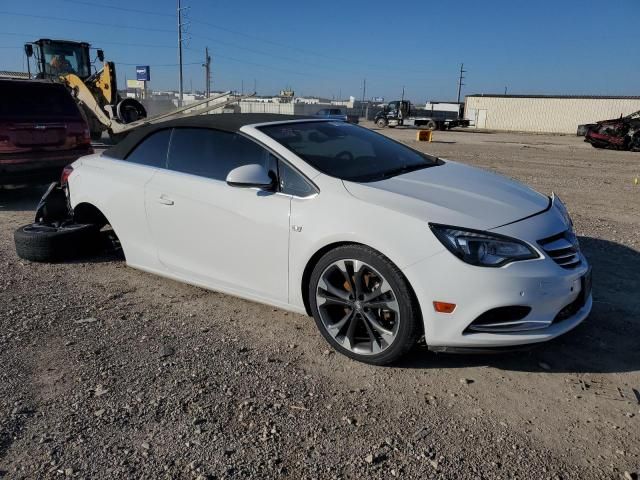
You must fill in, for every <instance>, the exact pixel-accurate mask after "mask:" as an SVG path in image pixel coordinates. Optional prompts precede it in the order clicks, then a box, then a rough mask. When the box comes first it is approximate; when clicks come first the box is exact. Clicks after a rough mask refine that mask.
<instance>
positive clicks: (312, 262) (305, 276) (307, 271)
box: [300, 242, 425, 334]
mask: <svg viewBox="0 0 640 480" xmlns="http://www.w3.org/2000/svg"><path fill="white" fill-rule="evenodd" d="M345 245H360V246H363V247H367V248H372V247H369V246H368V245H365V244H364V243H357V242H335V243H330V244H329V245H325V246H324V247H322V248H321V249H320V250H318V251H317V252H316V253H314V254H313V255H312V257H311V258H310V259H309V261H308V262H307V266H306V267H305V268H304V272H303V273H302V285H301V286H300V287H301V290H302V301H303V302H304V309H305V310H306V312H307V315H309V316H310V317H312V316H313V313H312V312H311V305H310V303H309V282H310V281H311V274H312V273H313V269H314V268H315V266H316V264H317V263H318V261H319V260H320V259H321V258H322V256H323V255H324V254H325V253H327V252H329V251H331V250H333V249H334V248H337V247H342V246H345ZM374 250H375V249H374ZM376 251H377V250H376ZM379 253H380V254H382V255H384V253H382V252H379ZM384 256H385V257H386V255H384ZM386 258H387V260H389V261H390V262H391V260H390V259H389V257H386ZM392 263H393V262H392ZM400 273H401V274H402V272H400ZM402 277H403V278H404V280H405V281H406V283H407V286H408V288H409V295H410V296H411V298H412V299H413V301H414V302H415V306H416V309H417V312H418V315H419V317H420V319H419V325H420V329H421V331H422V333H423V334H424V333H425V332H424V322H423V318H422V309H421V308H420V302H419V301H418V297H417V296H416V293H415V292H414V291H413V287H412V286H411V284H410V283H409V280H407V278H406V277H404V275H402Z"/></svg>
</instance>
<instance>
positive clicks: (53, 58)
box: [42, 43, 91, 78]
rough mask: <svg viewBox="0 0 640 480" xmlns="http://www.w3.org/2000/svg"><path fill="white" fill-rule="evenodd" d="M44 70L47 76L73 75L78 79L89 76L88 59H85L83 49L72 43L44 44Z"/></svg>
mask: <svg viewBox="0 0 640 480" xmlns="http://www.w3.org/2000/svg"><path fill="white" fill-rule="evenodd" d="M42 49H43V53H44V61H45V63H44V68H45V71H46V73H47V74H49V75H65V74H68V73H75V74H76V75H78V76H79V77H80V78H85V77H88V76H89V75H91V71H90V70H89V59H88V58H85V52H86V50H85V47H83V46H82V45H75V44H72V43H61V44H57V43H56V44H45V45H43V46H42Z"/></svg>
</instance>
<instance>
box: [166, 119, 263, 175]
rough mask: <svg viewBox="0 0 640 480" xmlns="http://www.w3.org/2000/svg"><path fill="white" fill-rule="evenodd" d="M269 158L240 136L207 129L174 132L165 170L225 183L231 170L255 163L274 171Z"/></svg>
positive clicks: (257, 146)
mask: <svg viewBox="0 0 640 480" xmlns="http://www.w3.org/2000/svg"><path fill="white" fill-rule="evenodd" d="M271 157H272V155H271V154H270V153H269V152H268V151H266V150H265V149H264V148H262V147H261V146H260V145H258V144H256V143H254V142H252V141H251V140H249V139H247V138H245V137H243V136H242V135H239V134H235V133H230V132H223V131H220V130H213V129H206V128H175V129H174V130H173V135H172V137H171V145H170V147H169V155H168V168H169V169H170V170H175V171H177V172H183V173H189V174H191V175H198V176H200V177H205V178H211V179H214V180H220V181H222V182H224V181H225V180H226V178H227V175H228V174H229V172H230V171H231V170H233V169H234V168H236V167H239V166H242V165H249V164H251V163H257V164H259V165H263V166H264V167H265V169H266V170H267V171H269V170H275V163H274V159H273V158H271Z"/></svg>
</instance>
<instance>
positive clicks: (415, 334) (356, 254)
mask: <svg viewBox="0 0 640 480" xmlns="http://www.w3.org/2000/svg"><path fill="white" fill-rule="evenodd" d="M348 259H353V260H358V261H360V262H363V263H364V264H366V265H367V266H371V267H373V269H375V270H376V271H377V272H379V273H380V274H381V275H382V277H383V278H384V280H385V281H386V282H387V283H388V284H389V285H390V286H391V289H392V290H393V292H394V293H395V299H396V301H397V304H398V310H399V313H400V316H399V318H400V320H399V325H398V327H397V331H396V334H395V338H394V340H393V342H392V343H391V344H390V345H388V346H387V347H386V349H385V350H383V351H381V352H380V353H377V354H374V353H367V354H361V353H357V352H354V351H352V350H349V349H347V348H345V347H343V346H342V345H341V344H340V343H339V342H338V341H336V339H335V338H333V336H332V335H331V334H330V333H329V332H328V330H327V327H326V326H325V324H324V323H323V320H322V318H321V316H320V312H319V307H318V302H317V298H316V292H317V289H318V284H319V282H320V279H321V276H322V275H323V273H324V272H325V271H326V270H327V269H328V268H329V267H330V266H331V265H332V264H334V263H335V262H336V261H340V260H348ZM307 294H308V296H309V297H308V298H309V305H310V307H311V312H312V314H313V317H314V319H315V322H316V325H317V327H318V330H320V333H322V336H323V337H324V338H325V340H326V341H327V342H328V343H329V344H330V345H331V346H332V347H333V348H334V349H335V350H336V351H338V352H340V353H342V354H343V355H346V356H347V357H349V358H352V359H354V360H358V361H360V362H364V363H369V364H373V365H388V364H390V363H393V362H396V361H397V360H398V359H400V358H401V357H402V356H403V355H405V354H406V353H407V352H408V351H409V350H411V348H413V346H414V345H415V344H416V342H417V340H418V339H419V337H420V336H421V335H422V333H423V328H422V326H421V325H422V318H421V314H420V307H419V306H418V302H417V300H416V298H415V295H414V294H413V291H412V290H411V287H410V286H409V283H408V281H407V279H406V278H405V277H404V275H403V274H402V272H401V271H400V270H399V269H398V267H396V266H395V265H394V264H393V263H392V262H391V261H390V260H389V259H388V258H387V257H385V256H384V255H382V254H381V253H380V252H378V251H376V250H374V249H372V248H369V247H366V246H364V245H345V246H341V247H337V248H335V249H333V250H331V251H329V252H328V253H326V254H324V255H323V256H322V257H321V258H320V260H319V261H318V263H317V264H316V265H315V267H314V269H313V272H312V274H311V278H310V281H309V286H308V292H307ZM358 308H359V307H358ZM365 310H366V308H365Z"/></svg>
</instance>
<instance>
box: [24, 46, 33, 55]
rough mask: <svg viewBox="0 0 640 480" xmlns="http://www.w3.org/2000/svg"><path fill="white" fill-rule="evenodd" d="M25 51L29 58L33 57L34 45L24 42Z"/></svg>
mask: <svg viewBox="0 0 640 480" xmlns="http://www.w3.org/2000/svg"><path fill="white" fill-rule="evenodd" d="M24 53H25V54H26V55H27V57H29V58H31V57H33V45H31V44H30V43H25V44H24Z"/></svg>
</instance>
